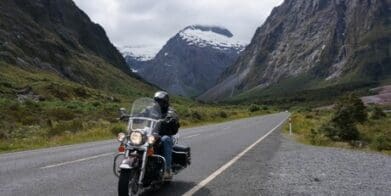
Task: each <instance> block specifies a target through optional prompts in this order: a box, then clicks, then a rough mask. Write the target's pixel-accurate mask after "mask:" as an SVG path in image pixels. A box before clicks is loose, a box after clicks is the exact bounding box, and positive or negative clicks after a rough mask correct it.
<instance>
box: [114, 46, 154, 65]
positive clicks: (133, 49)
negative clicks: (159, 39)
mask: <svg viewBox="0 0 391 196" xmlns="http://www.w3.org/2000/svg"><path fill="white" fill-rule="evenodd" d="M118 49H119V51H121V53H122V55H123V56H124V57H132V58H133V59H135V60H138V61H148V60H151V59H153V58H154V57H155V56H156V54H157V53H158V52H159V50H160V49H161V47H159V46H156V45H128V46H122V47H119V48H118Z"/></svg>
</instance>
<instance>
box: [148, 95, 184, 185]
mask: <svg viewBox="0 0 391 196" xmlns="http://www.w3.org/2000/svg"><path fill="white" fill-rule="evenodd" d="M153 99H154V100H155V101H156V102H157V103H158V104H159V106H160V110H161V113H162V121H161V122H162V123H161V125H160V127H159V130H158V134H159V135H160V136H161V138H160V141H161V143H162V147H163V157H164V158H165V159H166V168H167V169H166V172H165V174H164V178H166V179H169V178H171V177H172V172H171V162H172V148H173V145H174V144H173V139H172V136H173V135H175V134H177V132H178V129H179V127H180V125H179V118H178V115H177V113H176V112H175V110H174V109H173V108H172V107H170V102H169V101H170V100H169V96H168V93H167V92H165V91H158V92H156V93H155V95H154V97H153Z"/></svg>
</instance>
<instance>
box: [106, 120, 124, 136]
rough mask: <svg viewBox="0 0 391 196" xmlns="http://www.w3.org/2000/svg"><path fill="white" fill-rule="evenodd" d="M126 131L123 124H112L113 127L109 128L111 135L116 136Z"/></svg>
mask: <svg viewBox="0 0 391 196" xmlns="http://www.w3.org/2000/svg"><path fill="white" fill-rule="evenodd" d="M125 131H126V128H125V125H123V124H119V123H118V124H114V126H113V127H111V129H110V132H111V133H112V134H113V135H118V133H120V132H125Z"/></svg>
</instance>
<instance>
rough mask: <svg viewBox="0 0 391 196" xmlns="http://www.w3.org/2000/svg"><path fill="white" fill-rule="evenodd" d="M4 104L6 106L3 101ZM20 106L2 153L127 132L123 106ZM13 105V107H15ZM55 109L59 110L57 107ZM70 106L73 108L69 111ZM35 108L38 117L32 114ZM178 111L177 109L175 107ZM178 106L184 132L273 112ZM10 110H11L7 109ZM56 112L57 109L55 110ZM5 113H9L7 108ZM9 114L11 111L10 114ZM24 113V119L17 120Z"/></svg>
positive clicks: (0, 133)
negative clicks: (121, 119)
mask: <svg viewBox="0 0 391 196" xmlns="http://www.w3.org/2000/svg"><path fill="white" fill-rule="evenodd" d="M2 101H3V102H7V101H5V100H4V99H3V100H2ZM30 104H31V103H29V104H20V105H19V106H17V107H20V108H19V109H17V110H16V111H17V112H20V113H17V114H15V115H14V114H12V115H11V116H6V118H14V119H8V120H11V122H15V123H10V124H6V123H5V121H2V124H1V126H0V152H12V151H20V150H28V149H36V148H43V147H52V146H59V145H67V144H75V143H82V142H89V141H97V140H105V139H112V138H115V135H116V134H117V133H118V132H121V131H125V126H126V125H125V124H124V123H120V122H118V121H117V120H116V117H117V114H116V111H117V109H118V107H119V106H120V104H118V105H117V104H114V105H109V104H102V105H99V106H97V107H95V106H93V105H92V104H90V103H79V102H73V103H61V102H56V103H49V102H44V103H38V104H37V105H35V106H30ZM14 106H15V105H13V106H12V107H14ZM54 106H56V107H54ZM68 106H76V107H71V108H72V109H69V107H68ZM32 107H33V108H36V111H39V112H38V113H35V111H32V110H31V108H32ZM174 107H175V106H174ZM182 107H184V106H181V105H178V109H179V111H178V113H179V116H180V118H181V125H182V128H186V127H192V126H199V125H205V124H209V123H217V122H224V121H229V120H233V119H238V118H245V117H250V116H256V115H261V114H266V113H271V112H272V110H269V109H268V110H260V111H256V112H250V111H249V110H248V109H247V108H246V107H244V106H208V105H201V106H193V107H189V108H188V109H187V110H182V109H180V108H182ZM8 108H10V107H8ZM53 108H55V109H53ZM1 110H2V113H3V111H5V110H7V107H4V104H3V105H2V107H1ZM8 112H10V110H8ZM22 113H23V116H24V117H23V118H18V119H17V116H19V115H20V114H22Z"/></svg>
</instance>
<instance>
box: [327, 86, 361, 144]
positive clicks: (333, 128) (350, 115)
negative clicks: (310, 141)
mask: <svg viewBox="0 0 391 196" xmlns="http://www.w3.org/2000/svg"><path fill="white" fill-rule="evenodd" d="M367 119H368V116H367V111H366V107H365V105H364V103H363V102H362V101H361V99H359V98H358V97H357V96H356V95H354V94H349V95H347V96H343V97H341V98H340V99H338V101H337V103H336V104H335V112H334V114H333V117H332V118H331V120H330V121H329V122H328V123H327V124H325V125H323V126H322V127H321V131H323V132H324V133H325V135H326V136H328V137H329V138H331V139H333V140H342V141H349V140H357V139H359V137H360V134H359V132H358V130H357V128H356V124H357V123H363V122H365V121H366V120H367Z"/></svg>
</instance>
